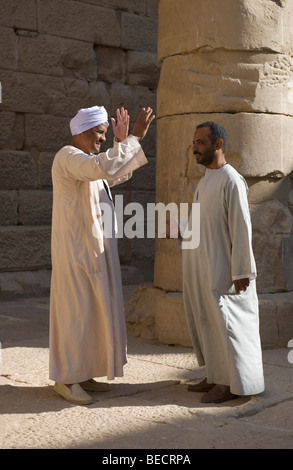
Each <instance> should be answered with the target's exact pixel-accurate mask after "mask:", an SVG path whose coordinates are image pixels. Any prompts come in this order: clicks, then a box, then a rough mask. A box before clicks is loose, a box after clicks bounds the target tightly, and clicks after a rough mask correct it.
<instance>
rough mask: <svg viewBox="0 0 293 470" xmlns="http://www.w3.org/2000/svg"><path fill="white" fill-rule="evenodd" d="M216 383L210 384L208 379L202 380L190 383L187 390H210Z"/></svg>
mask: <svg viewBox="0 0 293 470" xmlns="http://www.w3.org/2000/svg"><path fill="white" fill-rule="evenodd" d="M214 386H215V384H208V383H207V379H204V380H202V381H201V382H199V383H198V384H189V385H188V387H187V390H188V391H189V392H209V390H211V389H212V388H213V387H214Z"/></svg>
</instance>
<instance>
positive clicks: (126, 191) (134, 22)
mask: <svg viewBox="0 0 293 470" xmlns="http://www.w3.org/2000/svg"><path fill="white" fill-rule="evenodd" d="M158 3H159V2H158V0H77V1H76V0H50V1H47V0H0V43H1V62H0V81H1V85H2V104H0V168H1V170H0V294H1V293H2V294H3V293H9V292H12V293H30V292H40V291H44V290H48V287H49V281H50V269H51V260H50V233H51V232H50V225H51V208H52V182H51V165H52V161H53V158H54V155H55V153H56V151H58V150H59V148H61V147H62V146H63V145H66V144H67V143H68V142H69V139H70V132H69V121H70V119H71V118H72V117H73V116H74V115H75V114H76V112H77V111H78V109H79V108H82V107H88V106H93V105H102V104H103V105H104V106H105V107H106V109H107V111H108V113H109V115H110V116H116V108H117V107H121V106H124V107H126V108H127V109H128V111H129V113H130V116H131V126H132V125H133V123H134V122H135V120H136V117H137V115H138V113H139V110H140V108H141V107H142V106H151V107H153V109H154V110H156V87H157V82H158V76H159V65H158V63H157V12H158ZM130 130H131V128H130ZM155 133H156V126H155V124H152V125H151V128H150V131H149V134H148V136H147V137H146V139H145V141H144V142H143V147H144V150H145V152H146V155H147V157H148V159H149V164H148V165H147V166H146V167H144V168H143V169H141V170H139V171H137V172H136V173H135V175H134V177H133V179H132V180H131V181H130V182H129V183H126V184H124V185H121V186H120V187H119V188H117V189H116V190H115V191H114V195H115V194H116V193H119V194H123V196H124V200H125V202H126V203H127V202H129V201H133V200H134V201H137V202H141V203H142V204H144V205H145V204H146V202H147V201H154V199H155V155H156V144H155V142H156V135H155ZM112 138H113V135H112V132H111V130H109V131H108V142H107V144H108V146H110V145H111V143H112ZM119 252H120V255H121V261H122V263H126V264H129V263H132V264H134V265H137V266H138V267H139V268H140V269H142V270H143V271H144V273H145V278H146V279H148V278H149V277H151V276H152V274H153V259H154V240H147V239H143V240H142V239H139V240H132V241H130V240H125V239H124V240H121V241H120V240H119Z"/></svg>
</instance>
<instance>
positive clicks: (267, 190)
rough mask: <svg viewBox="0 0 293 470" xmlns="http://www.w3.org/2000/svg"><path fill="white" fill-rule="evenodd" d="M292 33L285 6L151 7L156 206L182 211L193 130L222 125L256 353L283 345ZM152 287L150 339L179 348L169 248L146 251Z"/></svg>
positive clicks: (192, 173)
mask: <svg viewBox="0 0 293 470" xmlns="http://www.w3.org/2000/svg"><path fill="white" fill-rule="evenodd" d="M292 24H293V4H292V2H291V1H290V0H275V1H274V0H259V1H258V2H256V1H255V0H237V2H236V1H235V0H222V1H221V2H219V1H218V0H197V1H193V0H180V1H179V2H178V0H161V1H160V6H159V37H158V57H159V61H160V63H161V76H160V82H159V87H158V95H157V164H156V172H157V173H156V201H157V202H164V203H165V204H168V203H169V202H175V203H177V204H179V203H180V202H189V203H190V202H191V200H192V188H193V187H194V186H196V184H197V183H198V180H199V178H200V177H201V176H202V174H203V169H202V168H201V167H200V166H198V165H197V164H196V162H195V160H194V156H193V154H192V151H191V150H192V139H193V133H194V129H195V126H196V125H197V124H199V123H200V122H203V121H206V120H213V121H216V122H218V123H219V124H221V125H223V126H224V127H225V128H226V130H227V132H228V134H229V142H228V146H227V153H226V157H227V160H228V162H229V163H230V164H231V165H232V166H233V167H234V168H235V169H236V170H237V171H238V172H239V173H241V174H242V175H243V176H244V177H245V178H246V181H247V183H248V185H249V188H250V191H249V203H250V208H251V216H252V223H253V245H254V252H255V257H256V262H257V268H258V279H257V288H258V293H259V300H260V318H261V336H262V342H263V346H264V347H270V346H278V345H282V346H287V343H288V341H289V339H291V338H293V216H292V214H293V210H292V206H293V192H292V170H293V59H292V50H293V29H292ZM290 175H291V176H290ZM215 236H216V234H215ZM154 287H155V288H156V289H161V290H162V291H163V294H162V296H160V297H158V298H157V300H156V302H155V303H156V308H155V309H154V310H155V328H154V331H155V335H156V337H157V338H158V339H159V340H160V341H162V342H166V343H179V344H183V345H184V344H185V345H186V344H188V342H189V338H188V331H187V329H186V323H185V316H184V309H183V301H182V268H181V250H180V248H179V247H178V245H177V244H176V242H175V241H174V240H166V239H158V240H157V242H156V254H155V273H154ZM183 330H184V334H183V333H182V331H183ZM183 337H184V338H183ZM182 338H183V339H182Z"/></svg>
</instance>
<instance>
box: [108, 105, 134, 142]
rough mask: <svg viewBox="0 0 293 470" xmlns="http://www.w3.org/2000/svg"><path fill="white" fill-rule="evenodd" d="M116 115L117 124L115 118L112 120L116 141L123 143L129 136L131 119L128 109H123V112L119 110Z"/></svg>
mask: <svg viewBox="0 0 293 470" xmlns="http://www.w3.org/2000/svg"><path fill="white" fill-rule="evenodd" d="M116 113H117V122H116V121H115V119H114V118H111V122H112V127H113V132H114V136H115V137H116V139H117V140H118V141H119V142H122V140H124V139H126V137H127V136H128V130H129V120H130V118H129V114H128V111H127V109H124V108H121V111H120V110H119V109H117V111H116Z"/></svg>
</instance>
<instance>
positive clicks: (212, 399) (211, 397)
mask: <svg viewBox="0 0 293 470" xmlns="http://www.w3.org/2000/svg"><path fill="white" fill-rule="evenodd" d="M235 398H238V395H233V393H231V392H230V387H228V386H226V385H215V386H214V387H213V388H212V389H211V390H210V391H209V392H208V393H205V394H204V395H203V396H202V397H201V402H202V403H222V402H224V401H228V400H234V399H235Z"/></svg>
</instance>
